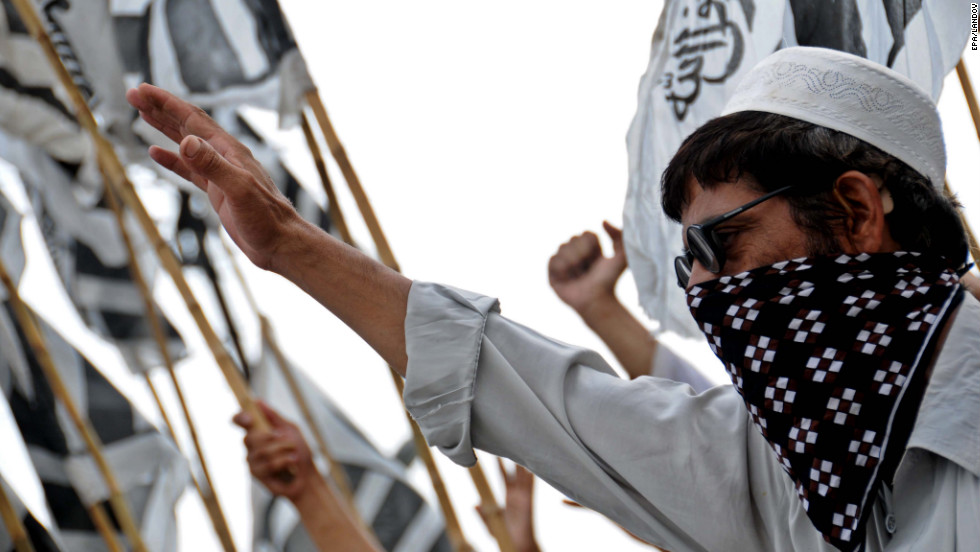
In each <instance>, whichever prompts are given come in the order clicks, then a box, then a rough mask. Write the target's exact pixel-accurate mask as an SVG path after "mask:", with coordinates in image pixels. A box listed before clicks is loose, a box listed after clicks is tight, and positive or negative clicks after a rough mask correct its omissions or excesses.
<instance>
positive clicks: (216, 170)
mask: <svg viewBox="0 0 980 552" xmlns="http://www.w3.org/2000/svg"><path fill="white" fill-rule="evenodd" d="M180 161H181V162H182V163H183V165H184V166H186V167H187V168H188V169H190V170H191V171H192V173H193V174H194V175H195V176H196V177H199V178H203V179H206V180H207V181H208V182H213V183H214V184H217V185H218V187H219V188H221V189H222V190H224V191H225V193H226V194H227V193H228V192H229V191H230V190H234V189H235V187H231V186H230V185H231V184H237V183H240V182H247V181H248V178H249V174H248V173H247V172H245V171H243V170H242V169H240V168H239V167H237V166H235V165H233V164H232V163H231V162H230V161H228V159H226V158H225V157H224V156H223V155H221V154H220V153H218V151H217V150H215V149H214V147H212V146H211V144H209V143H208V142H207V141H205V140H202V139H201V138H198V137H197V136H186V137H184V139H183V140H181V142H180ZM178 174H179V173H178Z"/></svg>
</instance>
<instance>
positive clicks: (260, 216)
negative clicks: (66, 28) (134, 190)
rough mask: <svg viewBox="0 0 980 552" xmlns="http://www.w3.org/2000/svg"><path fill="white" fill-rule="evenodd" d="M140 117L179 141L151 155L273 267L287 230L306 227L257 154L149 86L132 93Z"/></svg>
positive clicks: (258, 259) (251, 253)
mask: <svg viewBox="0 0 980 552" xmlns="http://www.w3.org/2000/svg"><path fill="white" fill-rule="evenodd" d="M126 99H127V100H128V101H129V103H130V104H132V106H133V107H135V108H136V109H138V110H139V113H140V117H142V118H143V120H144V121H146V122H147V123H149V124H150V125H152V126H153V127H154V128H156V129H157V130H159V131H160V132H162V133H163V134H164V135H166V136H167V137H168V138H170V139H171V140H173V141H174V142H175V143H177V144H180V148H179V152H172V151H169V150H166V149H163V148H160V147H157V146H153V147H151V148H150V157H152V158H153V160H154V161H156V162H157V163H158V164H160V165H161V166H163V167H164V168H166V169H169V170H171V171H173V172H174V173H176V174H177V175H179V176H181V177H183V178H184V179H186V180H188V181H190V182H193V183H194V184H195V185H196V186H197V187H198V188H200V189H202V190H204V191H205V192H207V194H208V198H209V199H210V201H211V205H212V206H213V207H214V210H215V211H216V212H217V213H218V216H219V217H220V218H221V223H222V224H223V225H224V227H225V229H226V230H227V231H228V234H229V235H230V236H231V238H232V239H233V240H234V241H235V243H236V244H237V245H238V247H240V248H241V250H242V251H243V252H244V253H245V254H246V255H247V256H248V258H249V259H250V260H251V261H252V262H253V263H255V264H256V265H257V266H259V267H261V268H265V269H271V268H272V266H271V265H272V262H273V259H274V256H275V254H276V252H277V250H278V249H279V248H280V246H281V245H282V243H283V242H284V241H285V234H286V230H287V228H289V227H290V226H297V225H299V226H301V225H302V224H303V221H302V219H301V218H300V217H299V215H298V214H297V213H296V211H295V210H294V209H293V206H292V204H290V202H289V200H287V199H286V198H285V197H284V196H283V195H282V194H281V193H280V192H279V189H278V188H276V186H275V183H274V182H273V181H272V179H271V178H270V177H269V175H268V173H266V171H265V169H263V168H262V165H261V164H260V163H259V162H258V161H256V160H255V158H254V157H252V153H251V152H250V151H249V150H248V148H246V147H245V146H243V145H242V144H241V143H240V142H239V141H238V140H236V139H235V138H234V137H233V136H231V135H230V134H228V133H227V132H225V131H224V130H223V129H222V128H221V127H220V126H218V124H217V123H215V122H214V121H213V120H212V119H211V117H209V116H208V115H207V114H206V113H205V112H204V111H203V110H201V109H200V108H198V107H196V106H194V105H192V104H190V103H188V102H186V101H184V100H182V99H180V98H178V97H177V96H174V95H173V94H171V93H170V92H167V91H166V90H163V89H161V88H157V87H155V86H152V85H149V84H141V85H140V86H139V87H138V88H134V89H131V90H129V91H128V92H127V94H126Z"/></svg>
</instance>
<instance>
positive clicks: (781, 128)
mask: <svg viewBox="0 0 980 552" xmlns="http://www.w3.org/2000/svg"><path fill="white" fill-rule="evenodd" d="M848 170H858V171H861V172H863V173H866V174H877V175H879V176H880V177H881V179H882V181H883V182H884V186H885V187H887V188H888V190H889V191H890V192H891V196H892V199H893V200H894V203H895V208H894V210H893V211H892V212H891V213H889V214H887V215H885V221H886V222H887V223H888V227H889V230H890V231H891V234H892V237H893V238H894V239H895V240H896V241H897V242H898V243H899V245H900V246H901V247H902V248H903V249H905V250H908V251H923V252H924V251H930V252H933V253H936V254H939V255H942V256H944V257H945V258H946V260H947V261H948V262H949V265H950V266H951V267H953V268H957V267H959V266H961V265H962V264H963V263H964V262H965V259H966V255H967V251H968V248H967V242H966V233H965V232H964V230H963V225H962V223H961V221H960V218H959V213H958V212H957V208H958V207H959V204H958V203H957V202H956V200H955V199H952V198H948V197H946V196H945V195H944V194H942V193H941V192H938V191H937V190H936V189H935V188H934V187H933V186H932V185H931V184H930V182H929V179H927V178H926V177H925V176H923V175H922V174H920V173H918V172H917V171H915V170H914V169H912V168H911V167H909V166H908V165H906V164H905V163H904V162H902V161H900V160H898V159H896V158H895V157H894V156H892V155H889V154H887V153H885V152H883V151H881V150H880V149H878V148H876V147H874V146H872V145H870V144H868V143H867V142H864V141H862V140H859V139H857V138H855V137H853V136H850V135H848V134H845V133H843V132H838V131H836V130H831V129H829V128H826V127H822V126H817V125H815V124H812V123H807V122H805V121H800V120H798V119H793V118H791V117H786V116H783V115H776V114H773V113H764V112H759V111H742V112H738V113H733V114H731V115H726V116H724V117H718V118H716V119H713V120H711V121H709V122H708V123H707V124H705V125H704V126H702V127H701V128H699V129H698V130H696V131H695V132H694V133H693V134H691V135H690V136H689V137H688V138H687V139H686V140H684V143H683V144H681V147H680V149H679V150H678V151H677V154H675V155H674V158H673V159H672V160H671V162H670V164H669V165H668V166H667V170H665V171H664V174H663V180H662V183H663V186H662V188H663V196H662V198H661V201H662V204H663V208H664V212H665V213H666V214H667V216H668V217H670V218H671V219H673V220H675V221H680V218H681V213H682V211H683V209H684V207H686V206H687V203H688V201H689V198H688V193H687V182H688V179H689V178H691V177H694V179H695V180H697V182H698V183H699V184H700V185H701V187H702V188H711V187H714V186H716V185H718V184H719V183H724V182H734V181H736V180H738V179H739V178H742V177H751V178H748V180H749V181H750V182H752V183H753V184H754V185H755V186H757V187H758V188H759V189H760V191H763V192H769V191H772V190H775V189H777V188H780V187H782V186H785V185H787V184H794V186H795V187H794V188H793V189H792V190H790V191H789V192H787V193H786V194H785V195H786V198H787V201H789V205H790V212H791V213H792V216H793V220H794V221H795V222H796V224H798V225H799V226H800V227H801V228H803V229H804V230H806V231H807V235H808V236H809V243H808V246H809V249H810V252H809V253H810V254H811V255H815V254H828V253H836V252H838V251H840V245H839V243H838V240H837V236H838V232H839V230H840V228H841V226H842V224H843V223H844V221H845V220H846V213H845V212H844V210H843V207H842V206H841V204H840V203H839V202H838V201H837V200H836V198H835V196H834V194H833V190H834V182H835V181H836V180H837V177H838V176H840V175H841V174H843V173H844V172H846V171H848Z"/></svg>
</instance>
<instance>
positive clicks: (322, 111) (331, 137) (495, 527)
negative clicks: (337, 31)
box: [306, 89, 514, 552]
mask: <svg viewBox="0 0 980 552" xmlns="http://www.w3.org/2000/svg"><path fill="white" fill-rule="evenodd" d="M306 101H307V103H309V105H310V108H311V109H312V110H313V115H314V116H315V117H316V119H317V122H318V123H319V125H320V131H321V132H322V134H323V138H324V140H325V141H326V142H327V146H328V147H329V148H330V153H331V154H332V155H333V157H334V159H335V160H336V161H337V165H339V166H340V170H341V172H342V173H343V174H344V179H345V180H347V185H348V187H349V188H350V191H351V195H353V196H354V200H355V201H356V202H357V207H358V209H359V210H360V211H361V216H362V217H363V218H364V222H365V224H367V227H368V230H369V231H370V232H371V237H372V239H373V240H374V244H375V247H376V248H377V250H378V257H379V258H380V259H381V262H382V263H384V264H385V265H386V266H387V267H388V268H391V269H392V270H395V271H396V272H401V269H400V268H399V266H398V262H397V261H396V260H395V255H394V253H393V252H392V250H391V246H390V245H389V244H388V239H387V238H386V237H385V235H384V232H383V231H382V230H381V225H380V224H379V223H378V218H377V216H376V215H375V214H374V209H373V208H372V207H371V203H370V201H369V200H368V198H367V194H365V193H364V188H363V187H362V186H361V181H360V179H359V178H358V177H357V173H355V172H354V167H353V166H352V165H351V163H350V159H349V158H348V157H347V151H346V150H345V149H344V146H343V145H342V144H341V143H340V138H339V137H338V136H337V133H336V131H335V130H334V128H333V124H331V122H330V118H329V117H328V116H327V110H326V108H325V107H324V105H323V101H322V100H321V99H320V94H319V92H318V91H317V90H316V89H313V90H310V91H308V92H307V93H306ZM391 375H392V378H393V379H394V381H395V387H396V388H397V389H398V395H399V396H402V397H403V396H404V391H403V389H404V384H403V383H402V380H401V376H399V375H398V374H397V373H396V372H395V371H394V370H391ZM406 414H407V412H406ZM408 418H409V422H410V423H411V425H412V432H413V436H414V437H415V438H416V448H418V450H419V456H421V457H422V459H423V461H425V463H426V468H427V469H429V475H430V476H432V477H433V481H432V484H433V487H434V488H435V489H436V492H437V494H438V492H439V488H440V487H442V488H443V489H444V484H443V483H442V481H441V476H440V475H439V472H438V469H437V468H436V465H435V460H434V459H433V458H432V453H431V451H430V450H429V447H428V444H427V443H425V439H424V438H422V436H421V430H419V429H418V426H417V425H416V424H415V420H413V419H412V417H411V416H410V415H409V416H408ZM469 470H470V475H471V476H472V478H473V484H474V485H475V486H476V490H477V492H478V493H479V495H480V501H481V503H482V504H483V508H484V511H485V512H486V515H487V519H488V520H489V528H490V532H491V533H492V534H493V536H494V538H495V539H496V540H497V545H498V546H499V547H500V550H501V552H513V551H514V544H513V541H512V539H511V536H510V533H509V532H507V526H506V524H505V523H504V520H503V511H502V510H501V509H500V507H499V506H497V504H498V503H497V500H496V498H494V496H493V489H491V488H490V485H489V484H488V482H487V478H486V474H485V473H484V472H483V468H481V467H480V464H479V463H477V464H476V465H474V466H473V467H471V468H469ZM437 480H438V483H437ZM445 499H446V501H447V504H448V496H447V497H445ZM442 503H443V498H442V497H441V496H440V504H442ZM444 506H445V505H444ZM450 507H451V505H450ZM445 511H446V510H445V508H444V512H445ZM452 517H453V518H455V514H454V513H453V514H452ZM448 520H449V516H448V515H447V524H448ZM447 532H448V531H447ZM460 534H462V533H460ZM467 546H468V545H467Z"/></svg>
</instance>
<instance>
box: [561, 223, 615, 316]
mask: <svg viewBox="0 0 980 552" xmlns="http://www.w3.org/2000/svg"><path fill="white" fill-rule="evenodd" d="M602 226H603V228H605V230H606V233H607V234H609V237H610V238H612V242H613V255H612V256H611V257H605V256H603V254H602V246H601V245H599V238H598V237H597V236H596V235H595V234H594V233H592V232H585V233H583V234H581V235H579V236H575V237H573V238H572V239H570V240H568V242H566V243H564V244H562V245H561V247H559V248H558V252H557V253H555V255H554V256H553V257H551V260H550V261H549V262H548V281H549V283H550V284H551V287H552V288H553V289H554V290H555V293H557V294H558V297H560V298H561V300H562V301H564V302H565V303H566V304H568V306H570V307H572V308H573V309H575V311H576V312H578V313H579V315H580V316H582V317H583V318H584V317H588V316H589V313H590V311H591V310H593V309H594V308H595V307H596V306H597V305H598V304H600V303H603V302H608V301H610V300H613V301H615V288H616V281H617V280H619V277H620V276H621V275H622V274H623V271H624V270H626V252H625V250H624V249H623V232H622V230H620V229H619V228H616V227H615V226H613V225H611V224H609V223H608V222H603V223H602Z"/></svg>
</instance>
